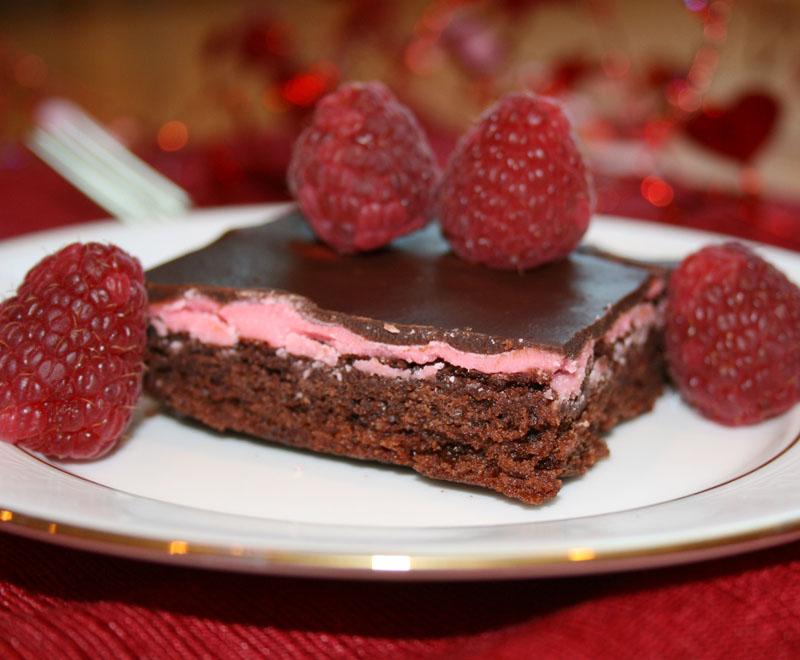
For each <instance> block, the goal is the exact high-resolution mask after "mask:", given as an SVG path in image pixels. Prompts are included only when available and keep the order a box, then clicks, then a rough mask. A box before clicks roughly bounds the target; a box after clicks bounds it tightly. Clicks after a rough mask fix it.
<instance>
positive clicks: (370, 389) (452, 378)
mask: <svg viewBox="0 0 800 660" xmlns="http://www.w3.org/2000/svg"><path fill="white" fill-rule="evenodd" d="M660 341H661V340H660V332H659V329H658V327H657V326H654V327H653V329H651V331H650V334H649V336H648V338H647V340H646V341H645V342H644V343H642V344H630V345H624V344H625V337H621V338H619V339H617V340H616V341H615V342H614V343H613V344H612V345H608V344H607V343H606V342H605V340H602V341H599V342H597V344H596V346H595V350H594V355H593V358H592V359H591V360H590V363H589V366H588V370H587V377H586V379H585V381H584V384H583V387H582V390H581V392H580V394H579V395H578V396H577V397H574V398H571V399H567V400H564V401H562V402H560V403H554V401H553V400H552V395H548V389H547V387H546V386H545V385H543V384H542V383H539V382H536V380H535V379H534V377H532V376H526V375H519V374H515V375H499V374H494V375H492V374H484V373H479V372H475V371H471V370H465V369H461V368H458V367H453V366H451V365H447V366H445V367H444V368H442V369H440V370H439V371H438V372H437V374H436V375H435V377H431V378H426V379H418V380H415V379H402V378H386V377H381V376H376V375H374V374H368V373H364V372H363V371H360V370H358V369H356V368H353V367H352V366H351V361H349V360H348V359H346V358H345V359H343V360H341V361H340V363H339V364H338V365H337V366H336V367H335V368H329V367H326V366H325V365H321V364H320V363H316V362H314V361H312V360H309V359H306V358H301V357H295V356H292V355H288V354H287V353H286V352H285V351H281V350H278V351H275V350H273V349H271V348H269V347H268V346H267V345H266V344H264V343H262V342H257V341H246V340H245V341H241V342H240V343H239V344H238V345H237V346H236V347H235V348H231V347H219V346H212V345H207V344H203V343H200V342H198V341H195V340H193V339H190V338H189V337H188V336H187V335H185V334H180V335H166V336H161V335H159V334H158V333H156V332H155V331H154V330H153V329H151V330H150V333H149V348H148V355H147V364H148V369H147V373H146V383H145V385H146V389H147V390H148V391H149V392H150V393H151V394H152V395H154V396H155V397H156V398H158V399H159V400H160V401H162V402H163V403H164V404H165V405H166V406H167V407H169V408H170V409H172V410H173V411H174V412H176V413H178V414H179V415H185V416H188V417H190V418H194V419H197V420H199V421H201V422H203V423H204V424H207V425H208V426H210V427H212V428H215V429H218V430H221V431H224V430H232V431H237V432H243V433H247V434H250V435H253V436H257V437H260V438H264V439H266V440H269V441H274V442H277V443H282V444H285V445H290V446H293V447H301V448H306V449H310V450H313V451H316V452H323V453H328V454H336V455H342V456H348V457H352V458H360V459H368V460H374V461H380V462H384V463H391V464H396V465H405V466H409V467H411V468H413V469H414V470H416V471H417V472H419V473H420V474H423V475H426V476H428V477H433V478H436V479H444V480H449V481H455V482H460V483H465V484H471V485H476V486H482V487H485V488H490V489H493V490H496V491H498V492H500V493H503V494H504V495H507V496H509V497H512V498H516V499H518V500H521V501H523V502H526V503H529V504H538V503H541V502H544V501H546V500H548V499H551V498H552V497H554V496H555V495H556V493H557V492H558V491H559V489H560V488H561V479H563V478H565V477H572V476H576V475H580V474H582V473H584V472H585V471H586V470H587V469H588V468H589V467H590V466H591V465H593V464H594V463H595V462H596V461H598V460H599V459H600V458H602V457H604V456H605V455H606V454H607V453H608V449H607V446H606V442H605V440H604V437H603V436H604V433H605V432H606V431H607V430H608V429H610V428H612V427H613V426H615V425H616V424H617V423H619V422H620V421H623V420H626V419H630V418H632V417H635V416H636V415H639V414H641V413H643V412H646V411H647V410H649V409H650V408H651V407H652V405H653V403H654V401H655V400H656V398H657V397H658V395H659V394H660V393H661V389H662V383H663V365H662V358H661V350H660ZM623 346H624V350H623ZM390 366H393V367H398V368H403V367H406V366H408V365H406V364H402V363H394V364H391V365H390Z"/></svg>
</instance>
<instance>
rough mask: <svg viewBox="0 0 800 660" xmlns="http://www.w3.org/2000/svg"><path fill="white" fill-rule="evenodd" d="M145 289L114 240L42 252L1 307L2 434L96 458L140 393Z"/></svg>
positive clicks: (134, 264)
mask: <svg viewBox="0 0 800 660" xmlns="http://www.w3.org/2000/svg"><path fill="white" fill-rule="evenodd" d="M145 298H146V294H145V288H144V276H143V273H142V267H141V265H140V264H139V262H138V261H137V260H136V259H135V258H133V257H131V256H129V255H128V254H126V253H125V252H123V251H122V250H121V249H119V248H118V247H115V246H111V245H101V244H99V243H87V244H81V243H73V244H72V245H69V246H67V247H65V248H64V249H62V250H61V251H59V252H57V253H56V254H53V255H50V256H48V257H45V258H44V259H43V260H42V261H41V262H39V264H37V265H36V266H34V268H32V269H31V270H30V272H29V273H28V274H27V275H26V277H25V280H24V281H23V282H22V285H21V286H20V287H19V289H18V290H17V294H16V296H14V297H13V298H10V299H9V300H7V301H5V302H4V303H3V304H2V306H0V439H2V440H5V441H8V442H13V443H16V444H18V445H20V446H22V447H27V448H28V449H31V450H34V451H38V452H41V453H43V454H46V455H48V456H53V457H56V458H79V459H89V458H97V457H99V456H101V455H103V454H105V453H106V452H108V451H110V450H111V449H112V447H114V445H115V444H116V442H117V439H118V438H119V437H120V435H121V434H122V432H123V431H124V430H125V428H126V427H127V425H128V423H129V421H130V419H131V414H132V408H133V405H134V404H135V403H136V400H137V399H138V397H139V394H140V393H141V381H142V370H143V364H142V358H143V354H144V344H145Z"/></svg>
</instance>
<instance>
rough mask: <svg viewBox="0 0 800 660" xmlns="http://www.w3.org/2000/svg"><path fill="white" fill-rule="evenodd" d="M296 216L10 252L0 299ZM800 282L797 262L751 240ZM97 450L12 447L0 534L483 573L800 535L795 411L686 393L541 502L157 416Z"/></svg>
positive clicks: (345, 566)
mask: <svg viewBox="0 0 800 660" xmlns="http://www.w3.org/2000/svg"><path fill="white" fill-rule="evenodd" d="M281 208H282V207H275V206H271V207H243V208H236V209H223V210H215V211H206V212H200V213H195V214H193V215H192V216H190V217H188V218H184V219H181V220H177V221H175V222H174V223H172V224H167V225H153V226H151V227H148V228H146V229H131V228H127V227H125V226H122V225H121V224H118V223H114V222H102V223H94V224H86V225H79V226H76V227H69V228H64V229H61V230H58V231H54V232H46V233H40V234H33V235H26V236H23V237H21V238H17V239H13V240H9V241H5V242H3V243H0V264H2V266H0V297H3V298H4V297H6V295H9V294H10V293H11V292H12V291H13V290H14V289H15V288H16V286H17V285H18V284H19V282H20V281H21V280H22V278H23V277H24V274H25V272H26V271H27V270H28V269H29V268H30V267H31V266H32V265H33V264H34V263H36V262H37V261H38V260H39V259H40V258H41V257H43V256H44V255H46V254H48V253H50V252H52V251H53V250H55V249H58V248H59V247H62V246H63V245H65V244H67V243H69V242H71V241H75V240H83V241H88V240H101V241H108V242H113V243H116V244H117V245H120V246H121V247H123V248H125V249H126V250H128V251H130V252H131V253H132V254H135V255H137V256H138V257H139V258H140V259H141V260H142V262H143V264H144V266H145V267H150V266H153V265H155V264H157V263H160V262H162V261H164V260H165V259H168V258H170V257H172V256H176V255H178V254H180V253H182V252H185V251H187V250H189V249H193V248H195V247H199V246H200V245H203V244H205V243H207V242H209V241H210V240H212V239H213V238H214V237H216V236H217V235H218V234H219V233H220V232H221V231H223V230H224V229H226V228H229V227H233V226H238V225H243V224H252V223H254V222H259V221H262V220H264V219H266V218H268V217H272V216H274V215H276V214H277V213H278V212H279V211H280V210H281ZM586 240H587V242H590V243H592V244H594V245H597V246H599V247H603V248H606V249H609V250H613V251H615V252H617V253H619V254H624V255H629V256H634V257H640V258H658V259H660V258H680V257H681V256H683V255H685V254H687V253H688V252H690V251H692V250H694V249H696V248H698V247H699V246H701V245H704V244H707V243H709V242H719V241H720V240H726V239H724V238H723V237H720V236H716V235H710V234H702V233H698V232H691V231H686V230H681V229H677V228H673V227H665V226H661V225H656V224H649V223H642V222H637V221H632V220H623V219H614V218H605V217H603V218H597V219H596V220H595V221H594V222H593V225H592V227H591V229H590V232H589V234H588V236H587V239H586ZM756 247H757V249H758V250H759V252H760V253H761V254H762V255H763V256H765V257H766V258H767V259H769V260H770V261H772V262H773V263H775V264H776V265H777V266H778V267H780V268H781V269H783V270H784V272H786V273H787V274H788V275H789V277H790V278H792V279H793V280H794V281H796V282H797V281H800V255H798V254H796V253H793V252H788V251H784V250H779V249H776V248H770V247H766V246H756ZM154 409H155V408H154V406H153V404H152V402H149V401H146V400H145V401H143V402H142V404H141V406H140V409H139V411H138V414H137V417H136V419H135V421H134V424H133V425H132V427H131V429H130V434H129V438H128V439H127V440H126V441H125V442H124V443H123V444H122V445H121V446H120V447H119V449H118V450H116V451H115V452H113V453H112V454H111V455H110V456H107V457H105V458H103V459H101V460H99V461H95V462H89V463H76V462H62V463H59V462H53V461H46V460H44V459H42V458H41V457H38V456H35V455H31V454H29V453H26V452H24V451H21V450H20V449H17V448H16V447H13V446H11V445H8V444H4V443H0V530H6V531H10V532H14V533H19V534H23V535H29V536H34V537H37V538H44V539H48V540H51V541H53V542H55V543H61V544H64V545H71V546H75V547H80V548H84V549H89V550H95V551H99V552H106V553H111V554H118V555H122V556H126V557H133V558H139V559H149V560H156V561H163V562H174V563H179V564H184V565H194V566H204V567H211V568H222V569H232V570H240V571H249V572H260V573H274V574H288V575H303V576H330V577H360V578H370V579H378V578H393V579H399V578H405V579H470V578H475V579H483V578H489V577H531V576H551V575H566V574H579V573H591V572H602V571H610V570H628V569H635V568H642V567H650V566H659V565H666V564H673V563H679V562H687V561H693V560H697V559H703V558H710V557H716V556H722V555H725V554H731V553H734V552H743V551H745V550H748V549H755V548H758V547H764V546H767V545H773V544H777V543H781V542H785V541H788V540H791V539H793V538H800V488H797V481H798V478H799V477H800V441H799V440H798V435H799V434H800V406H795V408H794V409H793V410H791V411H790V412H788V413H787V414H785V415H783V416H781V417H779V418H777V419H773V420H770V421H768V422H765V423H762V424H759V425H756V426H751V427H746V428H739V429H730V428H725V427H722V426H718V425H716V424H713V423H711V422H708V421H706V420H704V419H702V418H701V417H699V416H698V415H697V414H696V413H694V412H693V411H692V410H690V409H689V408H687V407H686V406H685V405H684V404H683V403H682V402H681V401H680V400H679V398H678V397H677V396H676V395H675V394H674V393H672V392H670V393H667V394H666V395H665V396H664V397H662V399H661V400H660V401H659V402H658V404H657V406H656V408H655V410H654V411H653V412H652V413H650V414H647V415H644V416H642V417H641V418H639V419H637V420H634V421H632V422H629V423H626V424H623V425H621V426H619V427H618V428H617V429H615V430H614V431H613V432H612V433H611V435H610V437H609V445H610V448H611V457H610V458H609V459H607V460H604V461H602V462H600V463H599V464H598V465H596V466H595V467H593V468H592V469H591V470H590V471H589V472H588V473H587V474H586V475H585V476H583V477H581V478H578V479H573V480H569V481H567V482H566V484H565V486H564V488H563V490H562V491H561V493H560V494H559V496H558V497H557V498H556V499H555V500H554V501H552V502H550V503H548V504H546V505H544V506H540V507H530V506H525V505H522V504H519V503H517V502H515V501H512V500H509V499H506V498H504V497H501V496H499V495H496V494H493V493H491V492H488V491H483V490H481V489H478V488H470V487H463V486H458V485H453V484H447V483H443V482H437V481H432V480H430V479H426V478H423V477H421V476H419V475H417V474H415V473H414V472H412V471H410V470H405V469H399V468H392V467H386V466H380V465H375V464H367V463H361V462H357V461H349V460H342V459H337V458H331V457H325V456H317V455H313V454H311V453H308V452H305V451H299V450H293V449H287V448H284V447H279V446H272V445H268V444H264V443H260V442H258V441H254V440H251V439H248V438H244V437H241V436H236V435H222V434H216V433H213V432H210V431H207V430H204V429H202V428H200V427H198V426H194V425H190V424H185V423H181V422H178V421H176V420H174V419H172V418H169V417H167V416H165V415H162V414H152V413H153V411H154Z"/></svg>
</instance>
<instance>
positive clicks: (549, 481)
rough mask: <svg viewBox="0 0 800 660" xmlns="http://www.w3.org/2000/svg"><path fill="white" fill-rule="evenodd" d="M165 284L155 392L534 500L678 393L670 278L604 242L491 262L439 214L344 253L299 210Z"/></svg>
mask: <svg viewBox="0 0 800 660" xmlns="http://www.w3.org/2000/svg"><path fill="white" fill-rule="evenodd" d="M147 282H148V294H149V298H150V307H149V315H150V322H149V329H148V336H149V340H148V343H149V345H148V350H147V358H146V362H147V365H148V369H147V372H146V380H145V386H146V389H147V390H148V391H149V392H150V393H151V394H152V395H154V396H155V397H156V398H158V399H160V400H161V401H162V402H163V403H164V404H166V406H168V407H169V408H171V409H172V410H174V411H175V412H177V413H179V414H180V415H185V416H188V417H191V418H194V419H197V420H199V421H201V422H203V423H204V424H207V425H208V426H211V427H213V428H215V429H220V430H225V429H230V430H235V431H240V432H245V433H248V434H251V435H254V436H258V437H261V438H265V439H267V440H271V441H275V442H279V443H283V444H286V445H291V446H294V447H303V448H307V449H311V450H314V451H318V452H325V453H330V454H338V455H344V456H350V457H355V458H361V459H370V460H376V461H381V462H385V463H391V464H396V465H406V466H410V467H412V468H413V469H415V470H416V471H418V472H420V473H421V474H423V475H426V476H429V477H434V478H438V479H445V480H450V481H456V482H461V483H466V484H472V485H477V486H483V487H486V488H490V489H493V490H496V491H499V492H501V493H503V494H505V495H507V496H509V497H513V498H516V499H519V500H522V501H523V502H527V503H540V502H543V501H546V500H548V499H550V498H552V497H553V496H555V494H556V493H557V492H558V490H559V489H560V487H561V479H562V478H564V477H569V476H574V475H579V474H582V473H583V472H585V471H586V469H587V468H588V467H590V466H591V465H592V464H594V463H595V462H596V461H597V460H598V459H599V458H601V457H603V456H605V455H606V454H607V453H608V450H607V446H606V443H605V440H604V438H603V435H604V433H605V432H606V431H608V430H609V429H610V428H612V427H613V426H614V425H616V424H617V423H619V422H620V421H623V420H625V419H629V418H631V417H634V416H636V415H639V414H641V413H643V412H645V411H647V410H649V409H650V408H651V406H652V404H653V402H654V401H655V399H656V397H657V396H658V395H659V394H660V392H661V389H662V382H663V364H662V355H661V350H660V349H661V334H662V325H663V318H662V313H661V309H660V308H661V306H662V305H661V300H662V298H663V289H664V274H663V273H662V272H660V271H659V270H657V269H650V268H643V267H639V266H636V265H633V264H630V263H626V262H623V261H620V260H617V259H613V258H609V257H606V256H603V255H599V254H595V253H588V252H580V251H578V252H575V253H573V254H571V255H570V256H569V257H568V258H566V259H563V260H560V261H557V262H554V263H551V264H547V265H544V266H541V267H538V268H535V269H532V270H528V271H525V272H515V271H503V270H496V269H489V268H486V267H484V266H480V265H473V264H469V263H467V262H466V261H464V260H461V259H459V258H457V257H455V256H454V255H453V254H452V253H451V252H450V248H449V246H448V244H447V243H446V242H445V241H444V240H443V239H442V237H441V235H440V234H439V231H438V228H437V227H435V226H429V227H428V228H427V229H425V230H422V231H419V232H416V233H414V234H411V235H409V236H406V237H403V238H401V239H398V240H396V241H395V242H394V243H393V244H392V245H391V246H390V247H388V248H385V249H383V250H379V251H375V252H371V253H368V254H361V255H343V254H339V253H337V252H335V251H334V250H332V249H330V248H328V247H326V246H324V245H323V244H321V243H319V242H318V241H317V240H316V239H315V238H314V236H313V234H312V233H311V230H310V229H309V228H308V223H307V222H306V221H305V219H304V218H303V216H302V215H301V213H300V212H298V211H292V212H289V213H288V214H286V215H285V216H283V217H281V218H279V219H278V220H276V221H275V222H271V223H266V224H264V225H261V226H258V227H254V228H247V229H239V230H234V231H232V232H229V233H228V234H226V235H225V236H223V237H222V238H220V239H219V240H218V241H216V242H215V243H212V244H211V245H210V246H208V247H206V248H204V249H202V250H199V251H197V252H194V253H191V254H189V255H186V256H184V257H181V258H178V259H176V260H175V261H172V262H170V263H167V264H165V265H163V266H160V267H158V268H155V269H153V270H151V271H149V272H148V273H147Z"/></svg>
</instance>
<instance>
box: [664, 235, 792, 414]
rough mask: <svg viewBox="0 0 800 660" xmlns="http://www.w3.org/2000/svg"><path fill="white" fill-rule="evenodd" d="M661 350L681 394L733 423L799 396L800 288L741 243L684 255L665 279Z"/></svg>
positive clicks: (789, 404)
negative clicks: (663, 347) (666, 284)
mask: <svg viewBox="0 0 800 660" xmlns="http://www.w3.org/2000/svg"><path fill="white" fill-rule="evenodd" d="M666 356H667V364H668V366H669V370H670V374H671V376H672V379H673V381H674V382H675V384H676V386H677V387H678V389H679V390H680V392H681V394H682V395H683V397H684V398H685V400H686V401H688V402H689V403H690V404H692V405H694V406H695V407H697V409H698V410H700V411H701V412H702V413H703V414H704V415H706V416H707V417H709V418H711V419H713V420H716V421H718V422H721V423H723V424H727V425H729V426H740V425H744V424H753V423H755V422H759V421H761V420H764V419H767V418H768V417H772V416H774V415H778V414H780V413H782V412H784V411H785V410H788V409H789V408H791V407H792V405H794V404H795V403H796V402H797V401H798V400H800V289H799V288H798V287H797V286H796V285H795V284H793V283H792V282H790V281H789V280H788V279H787V277H786V276H785V275H784V274H783V273H781V272H780V271H779V270H777V269H776V268H775V267H774V266H772V265H771V264H769V263H767V262H766V261H764V260H763V259H762V258H761V257H759V256H758V255H757V254H756V253H755V252H753V251H752V250H751V249H750V248H748V247H746V246H744V245H742V244H740V243H735V242H731V243H725V244H723V245H717V246H710V247H706V248H703V249H702V250H700V251H698V252H695V253H694V254H692V255H690V256H688V257H686V259H684V260H683V261H682V262H681V264H680V265H679V266H678V268H677V269H676V270H675V271H674V272H673V274H672V276H671V277H670V282H669V294H668V309H667V325H666Z"/></svg>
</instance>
